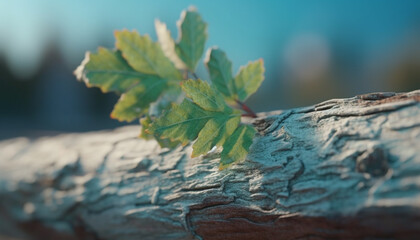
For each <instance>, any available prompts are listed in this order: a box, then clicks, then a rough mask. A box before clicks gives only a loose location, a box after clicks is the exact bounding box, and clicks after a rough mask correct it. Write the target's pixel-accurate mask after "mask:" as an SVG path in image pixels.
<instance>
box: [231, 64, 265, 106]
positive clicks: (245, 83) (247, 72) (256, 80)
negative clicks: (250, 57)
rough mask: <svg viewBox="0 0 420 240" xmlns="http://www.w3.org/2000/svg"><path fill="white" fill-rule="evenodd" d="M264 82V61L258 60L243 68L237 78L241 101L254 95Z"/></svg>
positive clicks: (237, 88)
mask: <svg viewBox="0 0 420 240" xmlns="http://www.w3.org/2000/svg"><path fill="white" fill-rule="evenodd" d="M263 80H264V63H263V60H262V59H260V60H257V61H254V62H250V63H248V65H246V66H244V67H241V68H240V69H239V73H238V74H237V75H236V77H235V86H236V90H237V96H238V98H239V100H240V101H245V100H246V99H247V98H248V97H249V96H251V95H252V94H254V93H255V92H256V91H257V90H258V88H259V87H260V85H261V83H262V81H263Z"/></svg>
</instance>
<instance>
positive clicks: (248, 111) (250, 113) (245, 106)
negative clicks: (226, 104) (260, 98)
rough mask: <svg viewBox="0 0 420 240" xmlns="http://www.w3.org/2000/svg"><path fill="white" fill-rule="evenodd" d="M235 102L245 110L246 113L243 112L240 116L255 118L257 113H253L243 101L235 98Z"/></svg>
mask: <svg viewBox="0 0 420 240" xmlns="http://www.w3.org/2000/svg"><path fill="white" fill-rule="evenodd" d="M236 103H238V104H239V106H241V109H242V110H244V111H245V112H246V114H243V115H242V116H244V117H252V118H257V117H258V116H257V114H255V113H254V111H252V110H251V108H250V107H248V106H247V105H246V104H245V103H243V102H241V101H239V100H236Z"/></svg>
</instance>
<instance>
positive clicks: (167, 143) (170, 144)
mask: <svg viewBox="0 0 420 240" xmlns="http://www.w3.org/2000/svg"><path fill="white" fill-rule="evenodd" d="M152 123H153V120H152V118H151V117H150V116H148V115H147V116H145V117H144V118H142V119H140V124H141V131H140V136H139V137H140V138H143V139H146V140H150V139H153V138H154V139H156V141H157V142H158V144H159V145H160V147H162V148H170V149H172V148H174V147H176V146H178V145H179V142H178V141H171V140H170V139H168V138H167V139H160V138H159V137H157V136H155V135H154V134H153V133H152V132H149V131H147V129H148V128H149V127H150V126H151V124H152Z"/></svg>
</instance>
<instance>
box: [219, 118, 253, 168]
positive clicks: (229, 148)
mask: <svg viewBox="0 0 420 240" xmlns="http://www.w3.org/2000/svg"><path fill="white" fill-rule="evenodd" d="M255 133H256V131H255V129H254V128H253V127H251V126H249V125H242V126H240V127H239V128H237V129H236V130H235V132H234V133H233V134H232V135H231V136H230V137H229V138H228V139H227V140H226V142H225V144H224V145H223V151H222V153H221V159H220V169H224V168H226V167H228V166H229V165H231V164H232V163H235V162H237V161H240V160H243V159H245V157H246V155H247V154H248V151H249V147H250V146H251V144H252V139H253V138H254V135H255Z"/></svg>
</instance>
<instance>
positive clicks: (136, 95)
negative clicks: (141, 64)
mask: <svg viewBox="0 0 420 240" xmlns="http://www.w3.org/2000/svg"><path fill="white" fill-rule="evenodd" d="M167 82H168V81H167V80H165V79H161V78H159V77H157V76H156V77H152V76H149V77H148V78H145V79H143V80H142V81H141V82H140V83H139V84H138V85H136V86H135V87H133V88H131V89H130V90H128V91H127V92H126V93H124V94H122V95H121V97H120V99H119V100H118V102H117V104H116V105H115V107H114V110H113V111H112V113H111V117H112V118H115V119H118V120H119V121H128V122H131V121H133V120H134V119H136V118H139V117H141V116H142V115H144V114H146V113H147V111H148V110H149V107H150V104H151V103H153V102H155V101H156V100H157V99H158V98H159V96H160V95H161V94H162V92H163V91H164V90H165V88H166V87H167Z"/></svg>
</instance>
